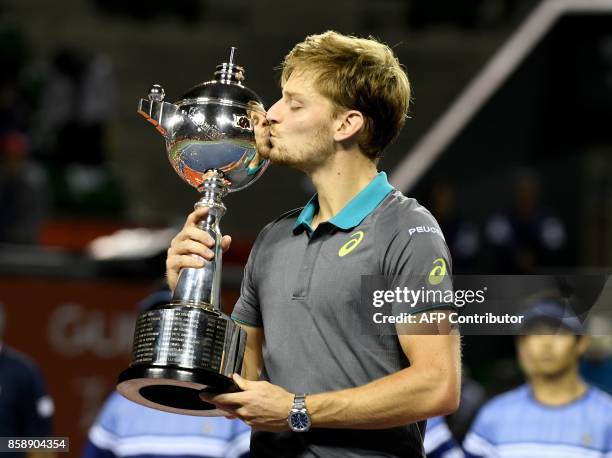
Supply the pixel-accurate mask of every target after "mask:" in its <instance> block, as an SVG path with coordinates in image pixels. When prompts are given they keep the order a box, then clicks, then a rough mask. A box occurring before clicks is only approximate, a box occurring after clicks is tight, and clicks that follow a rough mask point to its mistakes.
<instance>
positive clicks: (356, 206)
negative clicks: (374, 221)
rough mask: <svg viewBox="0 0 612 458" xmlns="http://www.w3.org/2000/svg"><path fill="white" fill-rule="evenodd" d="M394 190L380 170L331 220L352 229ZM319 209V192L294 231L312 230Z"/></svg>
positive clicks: (307, 205)
mask: <svg viewBox="0 0 612 458" xmlns="http://www.w3.org/2000/svg"><path fill="white" fill-rule="evenodd" d="M391 191H393V186H391V185H390V184H389V181H388V180H387V174H386V173H385V172H379V173H378V175H376V176H375V177H374V179H373V180H372V181H370V183H369V184H368V185H367V186H366V187H365V188H364V189H362V190H361V192H360V193H359V194H357V195H356V196H355V197H353V199H352V200H351V201H350V202H349V203H348V204H346V205H345V207H344V208H343V209H342V210H340V212H339V213H338V214H337V215H335V216H334V217H333V218H332V219H330V220H329V222H330V223H331V224H333V225H334V226H336V227H338V228H340V229H344V230H350V229H353V228H354V227H356V226H358V225H359V224H360V223H361V222H362V221H363V220H364V219H365V218H366V216H368V215H369V214H370V213H372V212H373V211H374V209H375V208H376V207H378V205H379V204H380V203H381V202H382V201H383V199H384V198H385V197H387V195H388V194H389V193H390V192H391ZM318 211H319V198H318V196H317V194H315V195H314V196H312V198H311V199H310V200H309V201H308V203H307V204H306V206H305V207H304V208H303V209H302V211H301V213H300V214H299V215H298V218H297V220H296V222H295V224H294V225H293V231H294V232H299V230H300V229H306V230H307V231H308V232H309V233H311V232H312V227H311V223H312V218H314V215H315V214H316V213H317V212H318Z"/></svg>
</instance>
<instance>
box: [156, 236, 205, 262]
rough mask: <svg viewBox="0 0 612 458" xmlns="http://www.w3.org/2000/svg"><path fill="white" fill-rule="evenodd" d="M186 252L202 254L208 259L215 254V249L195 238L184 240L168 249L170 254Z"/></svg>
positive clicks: (178, 254)
mask: <svg viewBox="0 0 612 458" xmlns="http://www.w3.org/2000/svg"><path fill="white" fill-rule="evenodd" d="M186 254H187V255H189V254H191V255H197V256H201V257H203V258H204V259H208V260H210V259H212V258H213V257H214V256H215V253H214V251H213V250H211V249H210V248H208V247H207V246H206V245H203V244H202V243H200V242H195V241H193V240H183V241H182V242H179V243H177V244H176V245H174V246H172V247H170V249H169V250H168V256H181V255H186Z"/></svg>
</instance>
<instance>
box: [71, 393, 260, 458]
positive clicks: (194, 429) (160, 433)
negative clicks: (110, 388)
mask: <svg viewBox="0 0 612 458" xmlns="http://www.w3.org/2000/svg"><path fill="white" fill-rule="evenodd" d="M250 437H251V430H250V428H249V427H248V426H247V425H246V424H244V423H243V422H242V421H240V420H228V419H227V418H224V417H195V416H189V415H178V414H172V413H167V412H162V411H159V410H154V409H150V408H148V407H144V406H141V405H140V404H136V403H134V402H132V401H129V400H127V399H126V398H124V397H123V396H121V395H120V394H118V393H116V392H115V393H113V394H111V396H110V397H109V398H108V400H107V401H106V404H105V405H104V407H103V408H102V411H101V413H100V415H99V416H98V419H97V420H96V422H95V424H94V425H93V426H92V427H91V429H90V431H89V440H88V441H87V445H86V446H85V450H84V452H83V458H122V457H128V456H129V457H137V458H166V457H173V458H187V457H190V458H194V457H197V458H246V457H248V456H249V444H250Z"/></svg>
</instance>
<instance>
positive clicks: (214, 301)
mask: <svg viewBox="0 0 612 458" xmlns="http://www.w3.org/2000/svg"><path fill="white" fill-rule="evenodd" d="M200 189H201V190H202V198H201V199H200V200H199V201H198V202H197V203H196V204H195V207H208V214H207V215H206V218H204V219H202V220H201V221H200V222H199V223H198V227H199V228H200V229H202V230H203V231H206V232H208V233H209V234H210V236H211V237H212V238H213V240H214V246H213V248H212V249H213V251H214V253H215V256H214V258H213V259H212V260H211V261H206V260H205V261H204V267H201V268H186V269H183V270H181V273H180V275H179V279H178V283H177V286H176V289H175V290H174V295H173V296H172V302H173V303H181V304H191V305H199V306H203V307H205V308H210V307H212V308H214V309H215V310H217V311H221V304H220V299H219V295H220V288H221V265H222V256H223V253H222V250H221V237H222V235H221V229H220V228H219V221H220V220H221V218H222V217H223V215H224V214H225V212H226V210H227V209H226V208H225V205H223V202H222V200H221V199H222V198H223V197H224V196H225V195H226V194H227V192H228V189H227V185H226V184H225V181H224V180H223V179H222V178H221V175H220V173H218V172H216V171H215V172H213V175H212V176H210V177H209V178H207V179H206V180H204V182H203V184H202V186H201V187H200Z"/></svg>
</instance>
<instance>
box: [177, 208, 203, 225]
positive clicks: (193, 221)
mask: <svg viewBox="0 0 612 458" xmlns="http://www.w3.org/2000/svg"><path fill="white" fill-rule="evenodd" d="M207 214H208V207H196V209H195V210H194V211H192V212H191V213H189V215H187V220H186V221H185V226H183V227H189V226H195V225H197V224H198V223H199V222H200V220H201V219H202V218H204V217H205V216H206V215H207Z"/></svg>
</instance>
